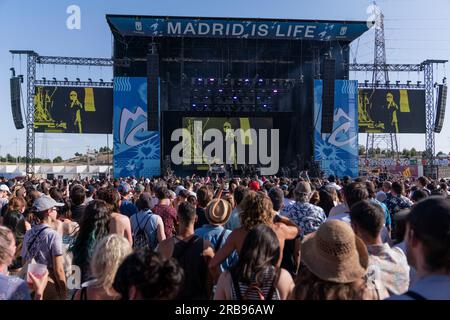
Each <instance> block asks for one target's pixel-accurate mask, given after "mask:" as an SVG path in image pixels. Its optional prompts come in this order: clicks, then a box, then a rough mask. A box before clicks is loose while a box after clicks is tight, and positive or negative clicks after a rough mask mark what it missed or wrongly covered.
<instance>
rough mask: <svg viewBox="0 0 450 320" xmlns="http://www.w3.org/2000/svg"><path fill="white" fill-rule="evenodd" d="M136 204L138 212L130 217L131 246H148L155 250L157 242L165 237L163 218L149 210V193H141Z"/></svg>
mask: <svg viewBox="0 0 450 320" xmlns="http://www.w3.org/2000/svg"><path fill="white" fill-rule="evenodd" d="M136 206H137V208H138V210H139V212H138V213H136V214H134V215H132V216H131V218H130V220H131V229H132V231H133V248H134V249H138V248H143V247H149V248H150V249H152V250H155V249H156V247H157V245H158V243H161V242H162V241H164V240H165V239H166V234H165V232H164V223H163V220H162V218H161V217H160V216H159V215H157V214H154V213H152V211H151V210H150V207H151V206H152V198H151V195H150V193H148V192H144V193H141V195H140V196H139V199H138V200H137V202H136Z"/></svg>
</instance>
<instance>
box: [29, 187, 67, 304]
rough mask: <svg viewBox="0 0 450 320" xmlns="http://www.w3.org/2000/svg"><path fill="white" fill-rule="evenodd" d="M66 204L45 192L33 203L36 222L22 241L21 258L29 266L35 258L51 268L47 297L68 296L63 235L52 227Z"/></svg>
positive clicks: (58, 297)
mask: <svg viewBox="0 0 450 320" xmlns="http://www.w3.org/2000/svg"><path fill="white" fill-rule="evenodd" d="M61 206H64V204H62V203H58V202H56V201H55V200H53V199H52V198H51V197H49V196H46V195H42V196H41V197H39V198H38V199H36V200H35V201H34V203H33V210H34V217H35V218H36V219H37V222H38V223H37V224H36V225H34V226H33V227H32V228H31V229H30V230H28V231H27V232H26V233H25V237H24V239H23V242H22V252H21V255H22V261H23V263H24V267H23V268H22V270H25V271H26V270H27V265H28V264H29V263H32V262H33V261H35V262H36V263H40V264H44V265H46V266H47V269H48V271H49V275H48V276H49V281H48V285H47V287H46V289H45V292H44V297H43V298H44V299H46V300H55V299H65V295H66V275H65V272H64V264H63V250H62V237H61V235H60V234H59V233H58V232H56V231H55V230H53V228H52V227H51V226H52V225H53V222H54V221H55V220H56V219H57V207H61Z"/></svg>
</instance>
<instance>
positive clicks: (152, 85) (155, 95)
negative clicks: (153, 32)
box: [147, 45, 159, 131]
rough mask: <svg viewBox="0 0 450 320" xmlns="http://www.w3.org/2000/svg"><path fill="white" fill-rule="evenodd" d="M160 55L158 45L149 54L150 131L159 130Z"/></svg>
mask: <svg viewBox="0 0 450 320" xmlns="http://www.w3.org/2000/svg"><path fill="white" fill-rule="evenodd" d="M158 79H159V55H158V53H157V51H156V46H155V45H153V46H152V47H151V50H150V53H149V54H148V55H147V125H148V128H147V130H148V131H158V130H159V83H158V82H159V80H158Z"/></svg>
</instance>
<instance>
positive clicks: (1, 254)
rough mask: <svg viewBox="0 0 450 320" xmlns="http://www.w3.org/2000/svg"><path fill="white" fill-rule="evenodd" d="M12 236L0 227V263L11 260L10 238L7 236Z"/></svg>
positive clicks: (7, 229) (8, 230) (10, 232)
mask: <svg viewBox="0 0 450 320" xmlns="http://www.w3.org/2000/svg"><path fill="white" fill-rule="evenodd" d="M10 234H11V235H13V236H14V234H13V232H12V231H11V230H10V229H9V228H7V227H3V226H0V263H1V264H4V263H7V261H8V260H9V259H12V258H13V255H12V254H11V252H10V251H9V247H10V246H11V242H12V240H11V238H10V237H9V235H10Z"/></svg>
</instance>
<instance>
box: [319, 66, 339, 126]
mask: <svg viewBox="0 0 450 320" xmlns="http://www.w3.org/2000/svg"><path fill="white" fill-rule="evenodd" d="M335 79H336V60H334V59H325V61H324V65H323V93H322V130H321V131H322V133H331V132H332V131H333V114H334V80H335Z"/></svg>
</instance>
